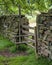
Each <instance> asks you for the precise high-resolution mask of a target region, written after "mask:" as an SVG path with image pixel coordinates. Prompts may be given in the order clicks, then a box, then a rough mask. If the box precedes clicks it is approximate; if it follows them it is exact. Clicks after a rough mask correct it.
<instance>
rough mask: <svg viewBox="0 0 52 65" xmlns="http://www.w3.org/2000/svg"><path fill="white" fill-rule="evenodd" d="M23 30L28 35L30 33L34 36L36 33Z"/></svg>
mask: <svg viewBox="0 0 52 65" xmlns="http://www.w3.org/2000/svg"><path fill="white" fill-rule="evenodd" d="M22 32H23V33H25V34H27V35H29V34H30V35H32V36H34V33H31V32H28V31H25V30H22Z"/></svg>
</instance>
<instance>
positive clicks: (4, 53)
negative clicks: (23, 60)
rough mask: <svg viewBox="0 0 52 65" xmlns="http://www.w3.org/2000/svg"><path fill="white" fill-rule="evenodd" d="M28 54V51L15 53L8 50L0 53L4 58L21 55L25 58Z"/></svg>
mask: <svg viewBox="0 0 52 65" xmlns="http://www.w3.org/2000/svg"><path fill="white" fill-rule="evenodd" d="M27 54H28V53H27V52H26V51H24V52H23V51H21V52H15V53H12V52H9V51H8V49H4V50H2V51H0V56H4V57H15V56H20V55H22V56H24V55H27Z"/></svg>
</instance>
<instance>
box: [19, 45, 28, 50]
mask: <svg viewBox="0 0 52 65" xmlns="http://www.w3.org/2000/svg"><path fill="white" fill-rule="evenodd" d="M27 48H28V47H27V45H26V44H19V45H18V50H19V51H26V50H27Z"/></svg>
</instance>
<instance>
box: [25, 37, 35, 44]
mask: <svg viewBox="0 0 52 65" xmlns="http://www.w3.org/2000/svg"><path fill="white" fill-rule="evenodd" d="M25 39H26V40H27V41H30V42H32V43H35V40H33V39H30V38H27V37H25Z"/></svg>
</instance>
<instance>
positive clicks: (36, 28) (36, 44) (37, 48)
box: [35, 27, 38, 53]
mask: <svg viewBox="0 0 52 65" xmlns="http://www.w3.org/2000/svg"><path fill="white" fill-rule="evenodd" d="M35 41H36V52H37V53H38V39H37V27H35Z"/></svg>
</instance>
